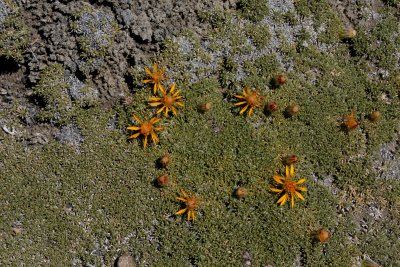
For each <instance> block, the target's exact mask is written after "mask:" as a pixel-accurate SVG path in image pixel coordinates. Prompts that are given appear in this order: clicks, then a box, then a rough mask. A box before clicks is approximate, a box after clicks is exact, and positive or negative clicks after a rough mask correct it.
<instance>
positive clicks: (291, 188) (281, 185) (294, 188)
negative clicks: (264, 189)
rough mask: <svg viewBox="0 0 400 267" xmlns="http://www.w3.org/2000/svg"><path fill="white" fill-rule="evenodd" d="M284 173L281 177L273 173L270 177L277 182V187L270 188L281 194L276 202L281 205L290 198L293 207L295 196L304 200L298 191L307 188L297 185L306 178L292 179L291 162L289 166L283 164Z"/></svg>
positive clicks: (304, 190)
mask: <svg viewBox="0 0 400 267" xmlns="http://www.w3.org/2000/svg"><path fill="white" fill-rule="evenodd" d="M285 174H286V177H282V176H279V175H274V176H273V177H272V178H273V179H274V181H275V182H276V183H277V188H274V187H271V188H270V190H271V191H272V192H275V193H278V194H282V195H281V196H280V198H279V199H278V201H277V202H276V203H277V204H279V205H280V206H283V205H284V204H285V203H286V202H287V201H288V200H290V206H291V207H292V208H293V207H294V205H295V200H296V199H297V198H299V199H301V200H303V201H304V200H305V199H304V197H303V195H302V194H301V193H300V192H306V191H307V188H305V187H302V186H298V185H299V184H303V183H304V182H305V181H306V179H304V178H303V179H300V180H299V181H297V182H296V181H294V180H292V178H293V177H294V175H295V172H294V165H293V164H291V165H290V166H287V165H286V166H285Z"/></svg>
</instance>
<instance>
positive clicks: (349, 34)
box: [340, 27, 357, 39]
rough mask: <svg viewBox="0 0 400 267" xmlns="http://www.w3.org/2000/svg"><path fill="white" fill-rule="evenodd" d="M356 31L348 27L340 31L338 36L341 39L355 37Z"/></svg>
mask: <svg viewBox="0 0 400 267" xmlns="http://www.w3.org/2000/svg"><path fill="white" fill-rule="evenodd" d="M356 35H357V32H356V30H354V29H353V28H351V27H349V28H346V29H345V30H343V32H342V33H341V35H340V37H341V38H342V39H353V38H354V37H356Z"/></svg>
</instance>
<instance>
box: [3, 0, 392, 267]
mask: <svg viewBox="0 0 400 267" xmlns="http://www.w3.org/2000/svg"><path fill="white" fill-rule="evenodd" d="M300 3H301V1H300ZM308 3H310V7H306V6H305V4H300V5H299V6H297V5H296V8H298V10H297V9H296V10H295V11H296V12H299V13H300V14H304V16H306V15H307V14H314V15H315V14H320V13H322V12H324V14H325V15H315V16H316V17H319V16H320V17H321V18H323V19H327V20H329V21H336V17H335V16H334V15H332V14H334V12H333V10H332V9H330V8H329V6H327V5H326V4H321V6H322V7H323V10H322V9H320V8H319V7H318V6H316V5H315V4H311V2H309V1H308ZM323 3H325V2H324V1H323ZM325 8H326V9H325ZM295 11H293V12H295ZM307 12H309V13H307ZM391 12H395V11H393V10H391ZM220 16H221V17H224V18H228V20H227V21H229V22H230V23H232V24H228V26H224V25H223V23H221V24H219V25H218V26H217V24H215V25H214V26H215V27H214V30H213V31H212V32H210V34H209V35H208V36H206V37H205V39H206V40H207V41H209V42H210V43H209V45H208V46H207V47H206V48H204V44H203V43H202V41H201V40H200V39H199V38H198V37H196V36H194V35H192V34H190V33H185V34H183V35H182V36H181V37H182V38H185V39H184V40H185V42H186V43H185V44H187V43H189V44H190V47H192V49H189V50H190V51H183V50H182V49H181V47H179V43H177V42H178V41H179V39H178V41H172V40H170V41H168V42H167V43H166V49H165V51H164V52H163V53H162V54H161V55H158V56H157V58H156V59H155V61H157V62H160V63H161V65H162V66H165V67H167V68H168V70H167V72H168V76H169V78H171V80H168V81H166V84H168V85H169V84H170V83H172V79H173V81H176V82H177V83H178V85H177V86H178V88H179V89H181V90H182V95H184V97H185V108H184V109H182V110H180V111H179V114H178V115H177V116H176V117H169V118H163V120H162V123H161V124H162V126H163V128H164V129H163V131H162V132H161V133H160V144H159V145H157V146H154V145H153V144H152V145H150V147H149V148H147V149H144V148H143V144H142V142H141V140H140V139H139V140H133V141H129V142H128V141H127V136H128V133H127V131H126V127H127V126H128V125H133V124H136V122H134V121H133V120H132V118H131V113H135V114H138V115H139V117H141V118H150V117H151V116H153V115H154V112H155V110H154V109H151V108H149V107H148V102H147V101H148V98H149V97H150V96H151V95H152V89H151V88H150V87H151V86H150V87H149V86H144V87H143V86H139V85H141V80H142V79H143V78H144V77H145V74H144V71H142V70H136V69H132V70H131V73H132V76H133V77H134V81H135V85H134V88H133V98H134V103H133V104H132V105H131V106H123V105H120V104H116V105H115V106H114V107H112V108H109V109H104V108H101V107H98V106H95V107H93V108H91V109H81V108H74V109H72V110H71V112H69V111H68V108H67V107H68V106H69V104H68V103H69V102H68V101H67V102H65V101H64V100H63V99H64V97H63V96H64V94H65V90H66V87H67V85H66V84H65V81H64V80H63V78H62V77H63V68H62V66H59V65H52V66H50V67H48V69H46V70H45V71H44V73H43V75H42V77H41V81H40V82H39V84H38V86H37V88H36V93H37V94H38V95H40V96H42V97H43V99H44V100H45V103H46V107H45V110H46V111H48V112H50V113H52V114H55V113H57V112H60V114H66V115H65V116H67V117H68V116H69V114H71V116H73V117H74V122H75V124H76V126H77V127H78V128H79V129H80V131H81V134H82V137H83V138H84V142H83V143H82V144H81V145H80V146H70V145H62V144H59V143H57V142H50V143H49V144H47V145H45V146H43V147H30V148H26V147H24V146H23V145H22V144H20V143H16V142H15V141H14V140H13V139H12V137H11V136H9V135H6V134H5V133H3V132H2V131H1V132H0V140H1V142H2V145H1V146H0V163H1V166H2V174H1V177H2V183H3V186H2V187H1V188H0V202H1V203H4V204H3V207H2V215H3V217H2V218H3V219H2V223H1V224H0V231H1V232H2V233H3V234H1V235H0V244H1V245H0V246H1V247H2V249H1V250H0V263H1V264H2V265H4V266H9V265H16V264H18V263H20V262H24V263H25V264H27V265H35V266H38V265H39V266H40V265H46V264H48V262H49V261H50V262H51V263H54V262H57V264H58V265H63V266H64V265H66V266H67V265H71V264H72V263H73V262H75V263H77V264H81V265H84V264H93V265H102V264H104V265H112V262H113V261H114V259H115V257H116V256H118V255H119V254H120V253H121V251H124V252H125V251H127V252H130V253H132V254H133V255H134V256H136V258H137V260H138V263H139V265H146V264H147V265H150V266H186V265H189V264H193V265H197V266H223V265H226V266H240V265H241V264H242V262H243V258H242V255H243V253H244V252H249V253H250V255H251V258H252V265H253V266H261V265H263V264H265V263H266V262H270V263H273V264H274V265H275V266H291V265H293V264H294V263H295V262H301V263H302V264H303V265H305V266H352V265H356V264H359V259H360V258H362V257H363V256H364V255H367V256H368V257H370V258H372V259H374V261H376V262H378V263H379V264H381V265H384V266H386V265H388V266H391V265H396V264H398V263H397V262H396V261H398V258H399V252H398V251H400V249H399V244H398V242H396V241H397V239H396V238H397V236H398V234H399V233H400V228H399V226H398V224H397V221H398V220H399V219H400V212H399V211H400V209H399V208H400V205H399V204H400V198H399V195H400V181H398V180H396V179H392V180H383V179H381V178H379V177H378V176H379V175H378V174H377V173H376V171H375V167H374V164H376V161H377V158H379V157H380V156H379V155H380V153H382V152H381V145H382V144H384V143H389V142H392V141H393V140H394V138H396V136H398V131H399V129H398V125H399V123H400V118H399V115H398V114H400V103H399V101H400V99H399V97H398V89H399V86H398V80H397V78H396V77H397V76H396V74H393V73H392V72H391V73H392V75H391V76H390V77H388V78H387V79H377V78H371V70H370V68H369V64H370V62H369V58H368V57H366V56H364V54H363V53H359V52H357V53H355V54H354V53H352V52H351V51H352V49H356V51H362V49H368V47H367V46H365V44H364V42H366V41H367V40H369V38H374V39H377V38H379V39H382V38H384V37H383V36H380V37H377V35H376V34H377V33H370V32H368V31H365V32H362V31H361V33H360V35H357V37H356V38H355V39H354V43H345V42H340V40H339V38H338V32H340V30H341V27H338V28H335V27H326V28H325V31H324V32H323V33H321V34H319V35H318V34H317V39H318V38H320V39H321V40H325V41H324V42H326V43H324V44H332V43H333V42H334V40H337V42H336V43H335V45H334V46H332V47H329V46H322V45H321V43H320V42H322V41H320V42H313V37H312V35H311V34H304V35H301V36H297V37H298V38H299V39H296V40H301V43H300V42H296V43H295V44H289V43H286V42H285V41H282V43H281V44H282V50H280V51H279V53H277V51H273V52H272V53H267V54H257V56H254V57H252V58H246V57H245V56H246V55H247V54H246V53H248V52H249V50H248V49H249V47H250V46H249V44H248V43H247V41H248V40H247V36H249V35H252V34H253V35H254V36H259V35H262V34H263V33H264V28H263V27H258V26H257V25H252V24H250V26H248V27H239V26H238V27H233V26H232V25H235V20H232V18H233V17H234V18H235V19H239V18H238V17H237V16H236V17H235V16H234V15H232V14H225V15H220ZM321 20H322V19H321ZM387 20H388V21H386V22H382V23H383V25H386V24H384V23H387V25H388V26H387V27H386V26H385V27H386V28H387V29H389V30H388V32H387V34H390V33H393V32H394V31H395V29H396V27H394V26H393V25H392V24H393V23H395V24H397V25H398V22H393V19H391V18H390V17H388V18H387ZM215 21H218V20H215ZM241 22H243V21H240V19H239V21H237V23H238V24H240V23H241ZM217 23H220V22H217ZM292 23H293V26H296V25H297V26H298V23H300V22H296V21H295V20H292ZM254 29H256V31H255V32H253V30H254ZM311 30H312V29H308V31H311ZM268 33H269V31H268V29H267V28H265V34H268ZM371 34H372V35H374V36H373V37H370V36H369V35H371ZM327 36H334V37H332V38H328V37H327ZM251 38H252V39H253V40H256V39H257V38H258V37H251ZM358 38H359V39H358ZM303 42H307V43H308V45H307V46H304V45H303ZM268 44H269V41H268V42H267V41H266V40H265V43H263V46H268ZM353 45H354V47H353ZM327 47H329V48H327ZM228 48H229V49H231V50H228ZM381 48H382V47H379V49H381ZM224 49H227V51H229V53H226V54H223V53H222V52H221V51H226V50H224ZM250 49H252V48H251V47H250ZM393 49H395V48H393ZM381 52H382V51H381ZM376 53H378V52H376ZM382 53H383V52H382ZM218 55H222V56H220V57H219V56H218ZM374 55H377V54H373V53H372V54H371V57H372V56H374ZM283 57H286V59H287V60H288V61H289V60H290V62H291V66H292V67H291V68H290V70H288V71H286V73H285V74H286V75H287V77H288V82H287V83H286V84H285V85H283V86H281V87H280V88H279V89H275V90H270V89H269V88H267V87H266V85H267V84H268V83H269V80H270V79H271V77H273V76H274V75H275V74H276V73H278V72H285V68H284V67H283V66H282V61H281V60H282V58H283ZM210 58H213V59H214V60H215V61H216V62H215V66H216V67H215V69H214V70H213V71H209V70H205V69H201V71H199V72H198V73H196V72H195V68H194V66H195V64H191V63H192V62H193V61H196V63H198V64H199V65H201V64H200V63H204V62H208V63H209V62H210ZM242 59H245V60H242ZM199 62H200V63H199ZM379 62H380V61H379ZM149 65H151V63H150V62H149ZM390 70H392V69H390ZM207 71H209V72H207ZM238 73H240V74H241V75H242V77H241V79H238V77H237V74H238ZM202 75H204V76H202ZM244 85H247V86H250V87H252V88H259V89H260V92H261V93H262V94H264V95H265V97H266V100H265V101H266V102H269V101H272V100H273V101H275V102H277V103H278V105H279V110H278V111H277V112H275V113H272V114H268V113H266V112H264V110H263V108H256V109H255V114H254V115H253V116H251V117H246V116H239V115H238V112H239V108H237V107H234V103H236V99H235V98H234V96H233V95H234V94H236V93H238V92H240V91H241V90H242V88H243V86H244ZM166 87H167V85H166ZM204 102H212V103H213V108H212V109H211V110H210V111H208V112H206V113H201V112H199V111H198V106H199V105H200V104H201V103H204ZM293 103H296V104H298V105H299V106H300V112H299V114H297V115H295V116H293V117H290V118H287V117H285V115H284V112H283V111H284V109H285V108H286V107H287V106H288V105H290V104H293ZM72 106H77V105H74V103H72ZM373 110H379V111H380V112H381V113H382V117H381V119H380V120H379V121H377V122H374V123H373V122H371V121H369V120H368V119H367V117H368V114H370V112H371V111H373ZM352 111H354V112H355V115H356V119H357V120H358V122H359V126H358V128H356V129H354V130H351V131H345V130H344V129H343V127H342V126H341V124H342V123H343V116H344V115H346V114H349V113H351V112H352ZM63 116H64V115H63ZM115 120H116V122H115V124H113V123H110V122H114V121H115ZM110 125H115V126H110ZM167 152H168V153H170V154H171V155H172V164H171V165H170V166H168V168H167V169H159V168H158V167H157V165H156V160H157V158H158V157H159V156H161V155H163V154H165V153H167ZM289 154H296V155H297V156H298V157H299V162H298V163H297V164H296V173H297V176H296V178H300V177H304V178H306V179H307V182H306V186H307V188H308V192H307V193H305V194H304V195H305V199H306V201H305V202H301V201H299V202H296V206H295V208H293V209H292V208H290V207H289V206H288V205H285V206H284V207H278V206H277V205H276V201H277V199H278V195H276V194H274V193H272V192H270V190H269V187H270V186H271V183H272V179H271V178H272V176H273V175H274V174H277V173H281V174H282V172H283V170H284V167H283V166H282V162H281V160H282V158H283V157H284V156H286V155H289ZM162 173H168V174H169V176H170V178H171V183H170V185H169V186H167V187H165V188H161V189H160V188H157V187H155V186H154V185H153V180H154V179H155V178H156V177H157V176H158V175H160V174H162ZM237 186H244V187H245V188H247V189H248V191H249V195H248V196H247V197H246V198H244V199H240V200H239V199H236V198H234V197H233V196H232V193H233V192H234V190H235V188H236V187H237ZM180 189H184V190H185V191H186V192H192V193H194V194H195V195H196V196H197V197H198V198H199V199H200V205H199V209H198V210H197V211H196V215H197V216H196V222H195V223H193V224H192V223H188V222H186V218H185V217H179V216H178V217H177V216H175V215H174V213H175V212H176V211H178V210H179V208H180V203H179V202H178V201H176V199H175V196H176V195H177V194H178V193H179V190H180ZM17 223H20V224H22V226H23V228H24V232H23V234H22V235H17V236H13V235H12V230H11V227H12V226H13V225H15V224H17ZM365 225H367V226H365ZM322 227H324V228H327V229H328V230H329V231H330V232H331V233H332V237H331V239H330V240H329V241H328V242H327V243H325V244H320V243H317V242H315V241H314V240H313V239H312V233H313V232H314V231H316V230H318V229H320V228H322ZM21 247H23V248H25V252H24V254H16V253H15V251H19V249H20V248H21ZM10 254H12V255H15V256H14V257H10Z"/></svg>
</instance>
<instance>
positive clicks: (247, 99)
mask: <svg viewBox="0 0 400 267" xmlns="http://www.w3.org/2000/svg"><path fill="white" fill-rule="evenodd" d="M235 97H236V98H239V99H241V100H240V102H238V103H236V104H235V106H244V107H242V109H241V110H240V112H239V114H243V113H244V112H245V111H246V110H247V109H248V108H249V112H248V114H247V115H248V116H251V114H253V109H254V108H255V107H262V106H263V103H261V102H260V101H258V100H259V99H263V98H264V97H263V96H262V95H260V94H259V92H258V91H252V90H250V88H249V87H245V88H244V89H243V95H235ZM242 100H243V101H242Z"/></svg>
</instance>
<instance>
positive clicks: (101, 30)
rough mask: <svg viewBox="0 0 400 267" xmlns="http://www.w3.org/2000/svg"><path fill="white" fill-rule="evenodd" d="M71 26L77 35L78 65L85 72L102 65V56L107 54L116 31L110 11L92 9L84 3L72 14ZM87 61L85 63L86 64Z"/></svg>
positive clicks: (114, 21) (87, 72) (115, 23)
mask: <svg viewBox="0 0 400 267" xmlns="http://www.w3.org/2000/svg"><path fill="white" fill-rule="evenodd" d="M71 28H72V29H73V31H74V32H75V33H76V35H77V36H78V43H79V48H80V49H81V57H82V58H83V59H84V62H83V64H81V65H80V68H81V70H82V71H83V72H84V73H85V74H89V73H91V72H93V71H95V70H97V69H99V68H100V67H101V66H102V63H103V61H102V58H104V57H105V56H106V55H107V51H108V49H109V48H110V47H111V46H112V45H113V43H114V39H115V36H116V34H117V32H118V25H117V22H116V20H115V19H114V15H113V14H112V13H111V12H108V11H106V10H102V9H98V10H96V9H94V8H93V7H91V6H89V5H86V6H85V7H84V8H83V9H82V10H79V11H78V12H77V13H76V14H74V21H73V22H72V23H71ZM86 63H87V64H86Z"/></svg>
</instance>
